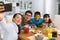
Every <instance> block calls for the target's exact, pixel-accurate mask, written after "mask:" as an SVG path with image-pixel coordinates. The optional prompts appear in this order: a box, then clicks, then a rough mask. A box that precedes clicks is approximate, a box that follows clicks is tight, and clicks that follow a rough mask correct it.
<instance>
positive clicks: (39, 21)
mask: <svg viewBox="0 0 60 40" xmlns="http://www.w3.org/2000/svg"><path fill="white" fill-rule="evenodd" d="M30 20H31V21H32V23H33V24H35V25H36V26H38V25H40V24H41V23H42V22H43V18H39V20H36V19H35V18H31V19H30Z"/></svg>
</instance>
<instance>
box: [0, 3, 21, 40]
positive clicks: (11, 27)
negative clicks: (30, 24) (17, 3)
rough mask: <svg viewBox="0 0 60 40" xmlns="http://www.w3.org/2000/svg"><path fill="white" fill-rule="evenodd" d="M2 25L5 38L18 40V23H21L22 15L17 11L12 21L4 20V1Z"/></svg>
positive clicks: (1, 14) (0, 10)
mask: <svg viewBox="0 0 60 40" xmlns="http://www.w3.org/2000/svg"><path fill="white" fill-rule="evenodd" d="M0 5H2V6H0V26H1V27H2V28H3V29H4V32H5V33H4V37H3V40H17V39H18V27H17V25H20V24H21V21H22V15H21V14H19V13H17V14H15V15H14V16H13V19H12V22H11V23H8V24H7V23H6V21H5V20H4V18H3V16H4V10H5V8H4V3H3V2H0Z"/></svg>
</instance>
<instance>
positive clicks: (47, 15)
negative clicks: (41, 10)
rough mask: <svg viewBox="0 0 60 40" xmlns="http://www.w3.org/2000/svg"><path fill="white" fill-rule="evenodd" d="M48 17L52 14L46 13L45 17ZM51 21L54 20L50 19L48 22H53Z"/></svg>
mask: <svg viewBox="0 0 60 40" xmlns="http://www.w3.org/2000/svg"><path fill="white" fill-rule="evenodd" d="M47 17H50V15H49V14H44V16H43V18H47ZM51 22H52V20H51V19H49V21H48V23H51Z"/></svg>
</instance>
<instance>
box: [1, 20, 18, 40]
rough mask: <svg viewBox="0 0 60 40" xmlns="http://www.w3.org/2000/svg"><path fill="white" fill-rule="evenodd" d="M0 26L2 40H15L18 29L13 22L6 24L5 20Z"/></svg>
mask: <svg viewBox="0 0 60 40" xmlns="http://www.w3.org/2000/svg"><path fill="white" fill-rule="evenodd" d="M0 26H1V27H2V28H3V29H4V37H3V40H17V39H18V34H17V33H18V27H17V25H16V24H15V23H14V22H11V23H8V24H7V23H6V22H5V20H2V21H0Z"/></svg>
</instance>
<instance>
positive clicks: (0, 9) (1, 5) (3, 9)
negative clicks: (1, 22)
mask: <svg viewBox="0 0 60 40" xmlns="http://www.w3.org/2000/svg"><path fill="white" fill-rule="evenodd" d="M4 11H5V7H4V5H3V4H2V3H0V13H1V12H4Z"/></svg>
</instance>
